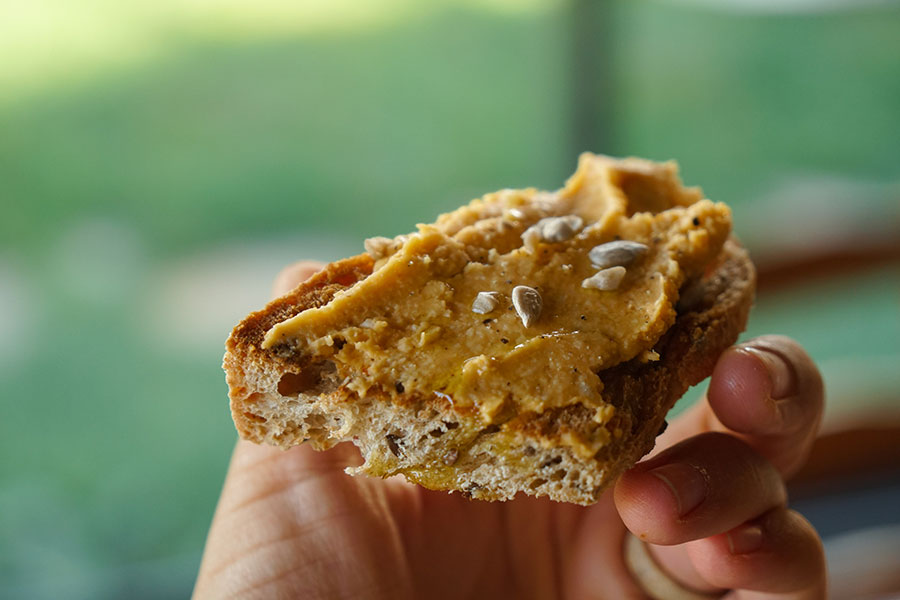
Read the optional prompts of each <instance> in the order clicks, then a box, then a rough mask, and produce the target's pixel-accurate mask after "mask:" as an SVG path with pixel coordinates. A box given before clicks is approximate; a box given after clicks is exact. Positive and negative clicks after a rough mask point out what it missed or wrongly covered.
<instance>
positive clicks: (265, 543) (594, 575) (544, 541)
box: [194, 263, 825, 600]
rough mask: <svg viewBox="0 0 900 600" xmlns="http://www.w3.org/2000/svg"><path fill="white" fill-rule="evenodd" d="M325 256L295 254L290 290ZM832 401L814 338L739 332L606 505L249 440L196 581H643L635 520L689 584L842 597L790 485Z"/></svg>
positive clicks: (379, 591) (276, 585)
mask: <svg viewBox="0 0 900 600" xmlns="http://www.w3.org/2000/svg"><path fill="white" fill-rule="evenodd" d="M319 267H320V265H317V264H315V263H298V264H296V265H293V266H292V267H289V268H288V269H286V270H285V271H284V272H283V273H282V274H281V275H280V276H279V278H278V279H277V281H276V284H275V290H274V291H275V293H276V295H279V294H283V293H285V292H287V291H289V290H290V289H292V288H293V287H294V286H296V285H297V284H298V283H299V282H301V281H303V280H304V279H306V278H307V277H309V276H310V275H311V274H312V273H314V272H315V271H316V270H317V269H318V268H319ZM822 408H823V389H822V381H821V378H820V376H819V373H818V370H817V369H816V367H815V365H814V364H813V363H812V361H811V360H810V358H809V356H807V354H806V353H805V352H804V351H803V350H802V349H801V348H800V347H799V346H798V345H797V344H796V343H794V342H792V341H791V340H789V339H787V338H784V337H778V336H766V337H763V338H758V339H756V340H752V341H750V342H747V343H746V344H743V345H741V346H738V347H735V348H731V349H729V350H728V351H726V352H725V353H724V354H723V355H722V356H721V357H720V359H719V361H718V363H717V365H716V368H715V372H714V373H713V376H712V378H711V380H710V386H709V391H708V394H707V396H706V398H704V400H703V401H701V402H698V403H697V405H695V406H694V407H693V408H692V409H691V410H690V411H688V412H687V413H686V414H684V415H682V416H681V417H679V418H678V419H677V420H676V421H674V422H673V423H672V424H671V426H670V427H669V428H668V430H667V431H666V432H665V433H664V434H663V435H662V436H660V437H659V438H658V440H657V449H656V450H655V451H654V453H653V454H651V455H650V457H648V458H646V459H645V460H643V461H642V462H640V463H638V465H636V466H635V467H634V468H633V469H631V470H630V471H628V472H627V473H625V474H624V475H623V476H622V477H621V478H620V480H619V481H618V482H617V484H616V486H615V488H614V489H610V490H607V491H606V492H604V493H603V494H602V495H601V497H600V499H599V501H598V502H597V503H596V504H595V505H593V506H590V507H581V506H575V505H568V504H559V503H554V502H551V501H549V500H548V499H546V498H530V497H526V498H517V499H515V500H513V501H511V502H505V503H499V502H498V503H487V502H480V501H475V500H469V499H467V498H465V497H463V496H461V495H459V494H453V495H450V494H447V493H444V492H433V491H429V490H426V489H424V488H421V487H418V486H415V485H412V484H410V483H408V482H406V481H405V480H403V479H402V478H399V477H394V478H389V479H385V480H380V479H374V478H369V477H349V476H347V475H345V474H344V472H343V469H344V467H346V466H347V465H351V464H354V465H355V464H358V463H359V462H360V458H359V454H358V452H357V451H356V450H355V448H353V447H352V446H351V445H349V444H341V445H339V446H337V447H335V448H333V449H331V450H328V451H326V452H316V451H314V450H313V449H312V448H310V447H308V446H306V445H304V446H299V447H296V448H292V449H291V450H288V451H282V450H279V449H277V448H272V447H264V446H257V445H255V444H252V443H249V442H245V441H239V442H238V444H237V447H236V448H235V451H234V454H233V456H232V460H231V465H230V467H229V470H228V474H227V477H226V480H225V486H224V489H223V491H222V495H221V498H220V499H219V504H218V507H217V509H216V513H215V516H214V518H213V522H212V527H211V529H210V532H209V537H208V539H207V544H206V550H205V552H204V556H203V561H202V564H201V566H200V573H199V576H198V580H197V584H196V588H195V590H194V598H196V599H203V598H217V599H218V598H294V597H302V598H348V597H358V598H390V599H391V600H399V599H402V598H434V599H440V598H467V597H474V598H483V597H498V598H572V599H581V598H617V599H618V598H642V597H644V595H643V592H642V591H641V589H640V587H639V586H638V584H637V583H636V582H635V580H634V578H633V576H632V575H631V574H630V573H629V571H628V569H627V568H626V565H625V562H624V559H623V545H624V544H623V542H624V540H625V537H626V533H627V532H626V527H627V529H628V530H630V531H631V532H633V533H634V534H635V535H637V536H639V538H640V539H642V540H645V541H646V542H648V543H649V544H650V545H649V548H650V550H651V554H652V555H653V556H654V557H655V561H656V562H657V563H658V564H659V565H661V566H662V567H663V569H664V570H665V571H666V572H667V573H668V574H669V577H670V578H671V579H674V580H676V581H678V582H680V583H681V584H682V585H684V586H687V587H690V588H693V589H696V590H704V591H713V592H721V593H724V592H725V591H726V590H733V591H731V592H729V595H728V597H729V598H735V599H741V600H750V599H753V600H757V599H758V600H763V599H771V600H775V599H784V600H788V599H790V600H795V599H814V598H824V596H825V566H824V555H823V551H822V545H821V542H820V540H819V538H818V536H817V534H816V532H815V531H814V530H813V528H812V526H810V525H809V523H807V522H806V521H805V520H804V519H803V517H801V516H800V515H799V514H797V513H796V512H793V511H791V510H789V509H788V508H787V507H786V493H785V484H784V481H785V479H786V478H787V477H789V476H790V475H791V474H792V473H794V472H795V471H796V470H797V469H798V468H799V467H800V466H801V465H802V464H803V462H804V460H805V458H806V456H807V454H808V452H809V449H810V447H811V444H812V441H813V439H814V437H815V434H816V431H817V429H818V424H819V421H820V419H821V415H822ZM713 597H715V596H713Z"/></svg>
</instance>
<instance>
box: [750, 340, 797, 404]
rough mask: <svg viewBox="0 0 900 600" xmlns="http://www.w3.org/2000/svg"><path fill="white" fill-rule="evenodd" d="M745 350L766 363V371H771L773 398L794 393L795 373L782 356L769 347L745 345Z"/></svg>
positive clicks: (771, 393)
mask: <svg viewBox="0 0 900 600" xmlns="http://www.w3.org/2000/svg"><path fill="white" fill-rule="evenodd" d="M743 350H744V351H746V352H749V353H750V354H752V355H753V356H755V357H756V358H758V359H759V360H760V361H762V363H763V365H765V367H766V371H767V372H768V373H769V380H770V381H771V382H772V389H771V391H770V392H769V393H770V395H771V397H772V400H779V399H781V398H785V397H787V396H790V395H791V394H792V393H793V388H794V373H793V371H792V370H791V367H790V366H789V365H788V364H787V363H786V362H785V361H784V359H783V358H782V357H781V356H779V355H778V354H777V353H775V352H772V351H771V350H769V349H768V348H757V347H755V346H744V347H743Z"/></svg>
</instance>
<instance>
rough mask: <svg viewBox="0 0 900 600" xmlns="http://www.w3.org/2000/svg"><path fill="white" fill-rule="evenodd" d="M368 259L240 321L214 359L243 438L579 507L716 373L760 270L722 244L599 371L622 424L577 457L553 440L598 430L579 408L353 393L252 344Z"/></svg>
mask: <svg viewBox="0 0 900 600" xmlns="http://www.w3.org/2000/svg"><path fill="white" fill-rule="evenodd" d="M373 265H374V262H373V260H372V258H371V257H369V256H368V255H367V254H362V255H359V256H355V257H352V258H348V259H344V260H341V261H338V262H335V263H331V264H329V265H327V266H326V267H325V268H324V269H323V270H322V271H321V272H319V273H317V274H316V275H314V276H312V277H311V278H310V279H309V280H307V281H305V282H303V283H302V284H300V285H299V286H298V287H297V288H295V289H294V290H293V291H291V292H290V293H288V294H287V295H285V296H282V297H281V298H278V299H276V300H273V301H272V302H270V303H269V304H268V305H267V306H266V307H265V308H264V309H263V310H261V311H258V312H255V313H252V314H251V315H249V316H248V317H247V318H246V319H244V320H243V321H242V322H241V323H240V324H239V325H238V326H237V327H235V329H234V331H233V332H232V333H231V336H230V337H229V338H228V341H227V343H226V348H227V352H226V354H225V359H224V364H223V367H224V369H225V372H226V379H227V382H228V385H229V397H230V400H231V412H232V417H233V418H234V422H235V425H236V427H237V430H238V431H239V433H240V435H241V437H243V438H245V439H248V440H251V441H254V442H257V443H268V444H272V445H275V446H279V447H282V448H289V447H291V446H294V445H297V444H300V443H302V442H304V441H308V442H310V443H312V444H313V446H314V447H316V448H317V449H324V448H328V447H331V446H333V445H335V444H337V443H340V442H346V441H350V442H353V443H354V444H356V445H357V446H358V447H359V449H360V451H361V453H362V455H363V457H364V459H365V462H364V464H363V465H362V466H360V467H357V468H355V469H349V471H350V472H352V473H354V474H356V473H366V474H369V475H375V476H382V477H386V476H390V475H394V474H398V473H399V474H403V475H405V476H406V477H407V478H408V479H409V480H411V481H414V482H416V483H419V484H421V485H424V486H425V487H428V488H431V489H440V490H450V491H461V492H463V493H465V494H467V495H469V496H471V497H475V498H478V499H485V500H506V499H510V498H512V497H513V496H514V495H515V494H516V493H518V492H524V493H526V494H529V495H536V496H542V495H546V496H549V497H550V498H551V499H553V500H557V501H562V502H574V503H578V504H591V503H593V502H595V501H596V500H597V498H598V497H599V494H600V493H601V491H602V490H603V489H604V488H605V487H606V486H607V485H608V484H609V483H610V482H612V481H613V480H614V479H615V478H616V477H618V476H619V475H620V474H621V473H622V472H623V471H624V470H626V469H627V468H629V467H630V466H632V465H633V464H634V463H635V462H637V461H638V460H639V459H640V458H641V457H642V456H643V455H645V454H646V453H648V452H649V451H650V450H651V449H652V448H653V445H654V442H655V439H656V436H657V434H658V432H659V431H660V429H661V428H662V427H663V424H664V421H665V416H666V413H667V412H668V411H669V409H670V408H671V407H672V406H673V405H674V404H675V402H676V401H677V400H678V398H680V397H681V396H682V395H683V394H684V393H685V391H687V389H688V388H689V387H691V386H692V385H695V384H697V383H699V382H700V381H702V380H703V379H704V378H706V377H708V376H709V375H710V374H711V373H712V370H713V367H714V365H715V362H716V360H717V358H718V356H719V354H721V352H722V351H724V350H725V349H726V348H727V347H728V346H730V345H731V344H732V343H734V341H735V340H736V339H737V337H738V335H739V334H740V332H741V331H743V329H744V327H745V325H746V322H747V316H748V313H749V310H750V307H751V305H752V302H753V294H754V289H755V281H756V275H755V270H754V268H753V264H752V263H751V261H750V258H749V256H748V254H747V252H746V250H745V249H744V248H742V247H741V246H740V244H739V243H738V242H737V241H735V240H733V239H731V240H729V241H727V242H726V244H725V246H724V248H723V251H722V253H721V255H720V258H719V260H718V261H717V263H716V264H715V265H712V266H711V267H710V269H709V270H708V272H707V274H706V275H705V276H704V277H703V278H702V279H700V280H698V281H695V282H692V283H691V284H689V285H686V286H685V287H684V289H683V290H682V294H681V301H680V303H679V306H678V316H677V318H676V321H675V324H674V325H673V326H672V327H671V328H670V329H669V330H668V331H667V332H666V333H665V334H664V335H663V337H662V338H661V339H660V340H659V341H658V342H657V343H656V345H655V346H654V351H655V352H657V353H658V354H659V357H660V358H659V360H657V361H647V362H642V360H640V359H638V358H635V359H632V360H630V361H627V362H625V363H622V364H619V365H617V366H615V367H613V368H610V369H606V370H603V371H600V372H598V373H597V374H598V376H599V377H600V379H601V380H602V382H603V385H604V397H605V398H606V399H607V400H608V401H609V402H611V403H612V404H613V405H614V406H615V407H616V412H615V416H614V417H613V420H612V422H611V423H610V424H608V425H607V427H611V428H613V429H615V430H617V431H618V432H619V434H618V435H616V436H615V437H614V438H613V440H612V441H611V442H610V443H608V444H606V445H605V446H603V447H602V448H601V449H600V451H599V452H598V453H597V454H596V455H594V456H590V457H584V456H579V455H578V454H576V453H575V452H573V451H572V449H571V448H569V447H567V446H566V445H565V444H563V443H561V442H562V440H563V439H564V438H565V436H566V435H567V433H568V432H572V431H575V432H579V431H587V430H589V429H590V428H592V427H596V424H595V423H593V421H592V420H591V415H590V414H589V412H588V410H587V409H586V408H584V407H583V406H581V405H573V406H567V407H563V408H556V409H551V410H545V411H544V412H542V413H540V414H535V413H522V414H517V415H514V416H512V418H510V419H509V420H506V421H504V422H503V423H502V424H500V425H489V426H487V427H485V425H484V424H483V422H481V421H480V420H479V419H478V418H477V415H475V414H472V412H471V411H469V412H467V411H465V410H460V409H457V408H454V407H453V406H452V405H451V404H450V403H449V402H447V401H445V400H443V399H441V398H440V397H439V396H430V397H422V396H421V395H420V394H415V393H408V394H403V393H401V394H398V395H391V396H390V397H387V396H384V397H379V396H378V395H374V396H367V397H365V398H360V397H358V396H356V395H355V394H353V393H348V391H347V390H346V389H345V388H343V387H342V386H341V385H340V382H337V381H334V380H332V379H330V378H329V375H330V374H329V373H328V372H322V371H316V372H314V375H315V377H314V379H309V371H310V370H313V371H315V369H311V367H312V366H311V365H307V364H304V362H303V360H304V359H302V358H299V357H298V354H295V353H292V352H290V351H287V350H285V349H284V348H283V347H281V348H279V347H274V348H272V349H269V350H263V349H262V348H261V345H262V340H263V338H264V336H265V334H266V332H267V331H268V330H269V329H270V328H271V327H272V326H274V325H275V324H276V323H279V322H281V321H283V320H285V319H288V318H291V317H293V316H294V315H296V314H298V313H299V312H301V311H303V310H306V309H308V308H312V307H318V306H322V305H324V304H326V303H328V302H329V301H330V300H331V299H332V298H333V297H334V295H335V294H336V293H337V292H339V291H340V290H343V289H347V288H348V287H350V286H352V285H353V284H354V283H356V282H358V281H360V280H362V279H364V278H365V277H366V276H368V275H369V274H370V273H371V272H372V269H373ZM301 374H305V375H301ZM292 377H293V378H292ZM303 377H305V378H306V379H303Z"/></svg>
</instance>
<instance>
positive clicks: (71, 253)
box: [0, 0, 900, 598]
mask: <svg viewBox="0 0 900 600" xmlns="http://www.w3.org/2000/svg"><path fill="white" fill-rule="evenodd" d="M794 4H795V3H792V2H787V3H782V4H781V5H780V8H776V9H771V8H769V6H771V5H772V4H771V3H769V4H765V5H759V6H755V5H754V3H752V2H740V3H723V4H722V5H720V6H719V7H717V8H713V7H711V6H712V5H711V4H706V3H701V2H693V3H680V2H674V1H670V2H664V1H659V0H656V1H647V2H628V1H627V0H620V1H610V2H583V1H579V0H569V1H566V0H528V1H514V0H467V1H462V0H458V1H454V0H440V1H431V2H427V3H426V2H415V1H414V0H380V1H375V0H372V1H363V0H358V1H354V0H340V1H338V0H331V1H330V2H314V1H301V2H290V1H288V0H258V1H255V2H251V1H249V0H247V1H238V0H229V1H225V2H218V3H212V2H204V1H202V0H184V1H177V0H165V1H162V0H156V1H153V2H150V1H149V0H147V1H134V2H116V1H112V0H68V1H65V0H40V1H37V0H35V1H30V2H29V1H24V0H23V1H18V0H3V1H0V208H2V216H0V398H2V399H0V408H2V418H0V456H2V457H3V460H2V464H0V597H3V598H118V597H128V598H183V597H186V596H188V595H189V594H190V590H191V587H192V585H193V580H194V577H195V574H196V569H197V567H198V565H199V558H200V552H201V550H202V545H203V542H204V538H205V534H206V530H207V528H208V526H209V521H210V518H211V516H212V511H213V509H214V506H215V501H216V498H217V495H218V492H219V488H220V486H221V482H222V479H223V475H224V471H225V467H226V464H227V460H228V457H229V453H230V449H231V447H232V445H233V443H234V440H235V432H234V428H233V425H232V424H231V420H230V416H229V414H228V405H227V399H226V388H225V384H224V377H223V374H222V372H221V369H220V362H221V355H222V353H223V342H224V339H225V337H226V336H227V334H228V332H229V330H230V328H231V326H233V324H234V323H236V322H237V321H238V320H239V319H240V317H241V316H242V315H244V314H245V313H246V312H248V311H249V310H252V309H255V308H258V307H260V306H261V305H262V304H263V303H264V302H265V301H266V299H267V297H268V291H269V285H270V282H271V280H272V278H273V277H274V276H275V274H276V273H277V272H278V270H279V268H280V267H281V266H282V265H284V264H286V263H289V262H291V261H294V260H297V259H301V258H315V259H321V260H333V259H337V258H340V257H343V256H346V255H349V254H354V253H357V252H359V251H361V250H362V239H363V238H364V237H368V236H373V235H388V236H391V235H395V234H398V233H402V232H406V231H408V230H410V229H412V228H413V226H414V224H415V223H417V222H422V221H426V222H427V221H430V220H432V219H433V217H434V216H435V215H436V214H437V213H438V212H441V211H446V210H450V209H452V208H454V207H456V206H457V205H459V204H461V203H462V202H464V201H467V200H469V199H470V198H472V197H475V196H477V195H480V194H482V193H484V192H487V191H492V190H494V189H498V188H501V187H524V186H537V187H542V188H548V189H554V188H556V187H559V186H560V185H561V184H562V182H563V180H564V178H565V177H567V176H568V175H569V174H570V173H571V171H572V170H573V169H574V166H575V158H576V156H577V154H578V153H579V152H580V151H582V150H594V151H597V152H602V153H606V154H614V155H627V154H635V155H640V156H646V157H649V158H654V159H669V158H676V159H678V160H679V161H680V163H681V165H682V171H683V176H684V179H685V181H686V182H687V183H690V184H698V185H702V186H703V187H704V190H705V192H706V194H707V195H708V196H709V197H711V198H713V199H715V200H723V201H726V202H728V203H729V204H731V206H732V207H733V208H734V212H735V222H736V230H737V232H738V234H739V235H740V236H741V237H742V238H743V239H744V240H745V242H747V244H748V245H749V246H750V248H751V250H752V252H753V254H754V256H755V257H756V259H757V261H758V263H759V264H760V267H761V269H762V273H763V275H764V276H765V275H766V273H771V274H772V277H771V279H770V281H771V285H768V286H767V285H766V282H767V280H766V279H765V277H764V278H763V279H762V284H763V285H762V286H761V291H760V296H759V300H758V303H757V307H756V309H755V310H754V314H753V315H752V319H751V325H750V331H749V332H748V334H747V335H753V334H757V333H762V332H780V333H787V334H790V335H793V336H794V337H796V338H798V339H799V340H800V341H802V342H803V343H804V344H806V346H807V347H808V348H809V349H810V352H811V353H812V354H813V355H814V357H815V358H816V359H817V360H818V361H820V364H821V365H822V368H823V370H824V372H825V375H826V379H827V382H828V385H829V390H830V398H829V400H830V402H831V404H830V405H829V409H828V410H829V419H832V420H835V419H839V418H841V415H843V414H846V413H850V412H853V411H855V410H858V409H860V408H861V407H863V408H864V407H869V406H871V407H876V408H881V409H883V410H884V409H887V410H893V411H897V410H900V407H898V393H897V390H898V389H900V369H898V368H897V366H898V365H900V351H898V343H897V340H898V339H900V266H898V265H900V262H898V261H897V260H896V252H895V251H896V249H897V244H898V240H900V110H898V107H900V6H898V4H897V3H895V2H884V3H878V2H876V3H870V2H857V3H851V2H847V3H843V4H842V3H834V2H831V3H826V4H827V5H829V6H830V8H828V9H827V10H816V8H815V4H816V3H809V2H805V3H800V2H798V3H796V4H797V5H802V6H804V7H806V8H804V9H802V10H799V9H798V10H791V8H792V7H793V6H794ZM835 4H836V5H837V6H834V5H835ZM810 7H812V8H810ZM842 252H843V253H844V254H841V253H842ZM834 253H837V254H840V255H841V256H845V258H846V256H848V255H849V256H851V258H852V257H856V259H855V262H854V260H850V261H849V262H847V261H846V260H845V261H844V263H840V264H842V265H844V268H842V269H840V270H838V271H836V272H833V271H831V270H828V269H825V270H824V271H822V270H821V269H819V267H820V266H821V265H820V264H819V262H816V261H817V258H816V257H819V256H823V255H830V254H834ZM848 253H849V254H848ZM859 256H863V259H859ZM885 256H887V257H888V260H885V259H884V257H885ZM873 257H874V258H873ZM890 257H894V259H890ZM804 261H806V262H804ZM828 264H832V263H828ZM834 264H837V263H834ZM798 265H799V267H798ZM804 265H807V266H808V265H813V266H815V265H819V266H818V267H816V269H819V270H815V269H806V270H804V269H803V266H804ZM847 265H850V266H849V268H848V267H847ZM813 272H814V273H816V274H817V275H816V276H815V277H811V276H810V277H807V276H805V275H804V276H802V277H800V276H798V273H801V274H803V273H813ZM692 397H694V396H692Z"/></svg>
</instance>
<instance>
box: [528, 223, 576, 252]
mask: <svg viewBox="0 0 900 600" xmlns="http://www.w3.org/2000/svg"><path fill="white" fill-rule="evenodd" d="M583 225H584V221H582V219H581V217H579V216H578V215H568V216H565V217H545V218H543V219H541V220H540V221H538V222H537V223H535V224H534V225H532V226H531V227H529V228H528V229H526V230H525V231H524V232H522V241H523V242H524V243H525V247H526V248H528V249H529V250H532V249H534V247H535V246H536V245H537V243H538V242H540V241H544V242H550V243H556V242H565V241H566V240H569V239H572V236H574V235H575V234H576V233H577V232H578V231H579V230H580V229H581V227H582V226H583Z"/></svg>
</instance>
